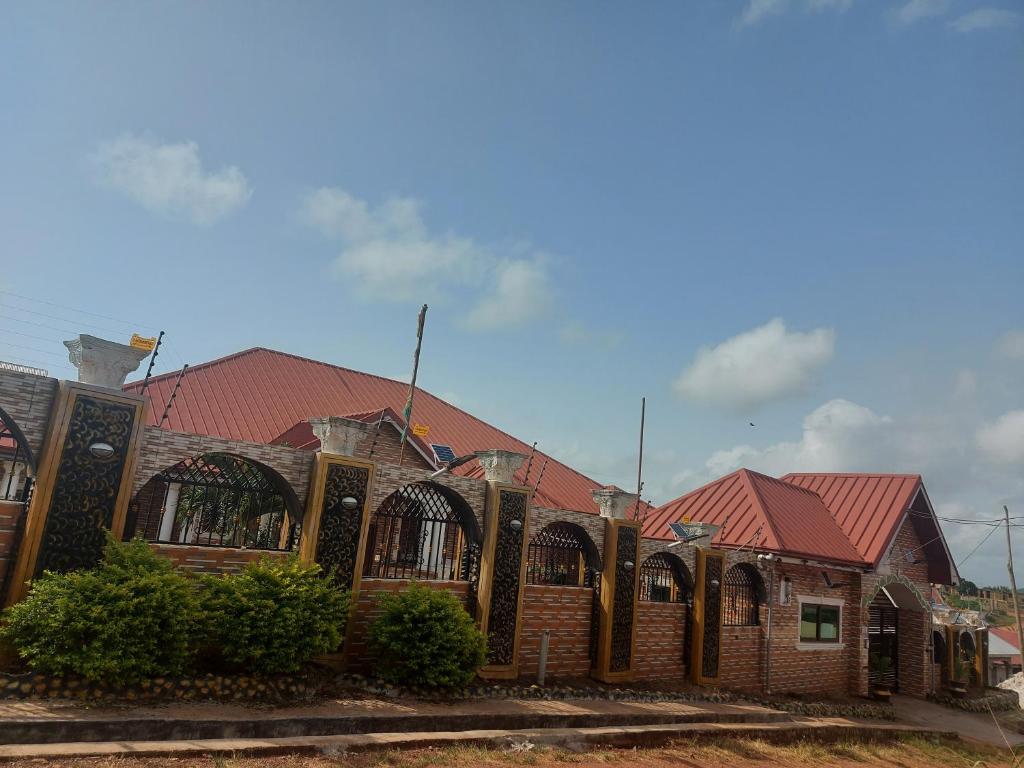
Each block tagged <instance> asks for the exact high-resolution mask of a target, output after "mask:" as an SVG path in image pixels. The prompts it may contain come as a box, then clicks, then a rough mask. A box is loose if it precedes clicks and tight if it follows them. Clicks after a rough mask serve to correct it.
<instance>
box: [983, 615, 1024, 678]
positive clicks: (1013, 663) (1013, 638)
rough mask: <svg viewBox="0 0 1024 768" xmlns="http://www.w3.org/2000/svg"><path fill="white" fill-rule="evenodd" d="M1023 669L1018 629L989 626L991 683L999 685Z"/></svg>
mask: <svg viewBox="0 0 1024 768" xmlns="http://www.w3.org/2000/svg"><path fill="white" fill-rule="evenodd" d="M1020 671H1021V654H1020V647H1019V646H1018V640H1017V630H1016V629H1014V628H1013V627H989V628H988V679H989V685H999V684H1000V683H1001V682H1003V681H1004V680H1006V679H1008V678H1010V677H1013V676H1014V675H1015V674H1017V673H1018V672H1020Z"/></svg>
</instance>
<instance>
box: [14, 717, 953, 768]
mask: <svg viewBox="0 0 1024 768" xmlns="http://www.w3.org/2000/svg"><path fill="white" fill-rule="evenodd" d="M900 737H922V738H942V739H952V740H955V739H957V738H958V737H957V735H956V734H955V733H951V732H947V731H937V730H930V729H927V728H915V727H911V726H901V725H865V724H864V723H858V722H854V721H844V720H838V719H834V720H826V719H820V720H814V719H805V720H800V721H794V722H788V723H747V724H739V723H679V724H659V725H639V726H611V727H602V728H548V729H522V730H473V731H458V732H445V731H434V732H418V733H367V734H350V735H341V736H320V737H287V738H276V739H201V740H190V741H129V742H125V741H121V742H87V743H83V742H79V743H65V744H10V745H5V746H0V761H8V760H17V759H60V758H65V759H67V758H74V757H100V756H112V755H118V756H138V757H198V756H200V755H234V756H271V755H282V754H327V755H332V754H342V753H346V752H348V753H357V752H375V751H384V750H392V749H424V748H427V747H452V746H479V747H489V748H492V749H509V748H514V747H516V746H517V745H524V746H525V745H529V744H532V745H543V746H548V747H561V748H565V749H573V750H583V749H589V748H594V747H599V746H604V747H609V746H610V747H619V748H622V747H655V746H660V745H664V744H667V743H669V742H672V741H677V740H686V741H700V740H708V739H718V738H757V739H762V740H765V741H770V742H772V743H787V742H793V741H798V740H812V741H816V742H822V743H827V742H833V741H837V740H841V739H852V740H862V741H892V740H894V739H896V738H900Z"/></svg>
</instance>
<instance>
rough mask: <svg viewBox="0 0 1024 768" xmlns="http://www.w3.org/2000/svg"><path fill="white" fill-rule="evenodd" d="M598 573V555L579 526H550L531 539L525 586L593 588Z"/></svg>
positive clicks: (561, 523) (563, 524)
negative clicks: (545, 585) (544, 585)
mask: <svg viewBox="0 0 1024 768" xmlns="http://www.w3.org/2000/svg"><path fill="white" fill-rule="evenodd" d="M600 573H601V555H600V553H599V552H598V550H597V545H596V544H594V541H593V539H591V538H590V536H589V535H588V534H587V532H586V530H584V529H583V527H582V526H579V525H576V524H575V523H569V522H565V521H558V522H555V523H549V524H548V525H546V526H544V527H543V528H542V529H541V530H539V531H538V532H537V533H536V534H535V535H534V537H533V538H532V539H530V544H529V546H528V547H527V565H526V583H527V584H548V585H554V586H567V587H596V586H598V574H600Z"/></svg>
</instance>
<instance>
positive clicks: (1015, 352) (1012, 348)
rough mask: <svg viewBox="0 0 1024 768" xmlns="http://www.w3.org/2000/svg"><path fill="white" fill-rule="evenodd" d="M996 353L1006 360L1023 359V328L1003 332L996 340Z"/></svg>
mask: <svg viewBox="0 0 1024 768" xmlns="http://www.w3.org/2000/svg"><path fill="white" fill-rule="evenodd" d="M996 354H997V355H999V357H1005V358H1006V359H1007V360H1024V330H1021V331H1007V332H1006V333H1004V334H1003V335H1002V336H1001V337H1000V338H999V341H997V342H996Z"/></svg>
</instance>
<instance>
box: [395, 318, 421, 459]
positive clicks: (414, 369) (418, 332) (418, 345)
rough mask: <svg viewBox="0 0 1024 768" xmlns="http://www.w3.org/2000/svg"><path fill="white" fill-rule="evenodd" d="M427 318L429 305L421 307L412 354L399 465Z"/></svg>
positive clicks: (408, 421)
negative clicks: (410, 379)
mask: <svg viewBox="0 0 1024 768" xmlns="http://www.w3.org/2000/svg"><path fill="white" fill-rule="evenodd" d="M426 319H427V305H426V304H424V305H423V307H422V308H421V309H420V316H419V320H418V321H417V324H416V351H415V352H413V355H412V381H410V382H409V399H408V400H406V401H405V410H404V411H403V412H402V415H403V416H404V417H405V426H404V427H403V428H402V446H401V449H400V450H399V452H398V466H402V462H403V461H404V460H405V442H406V440H407V439H408V437H409V427H410V426H411V424H412V396H413V395H414V394H415V393H416V375H417V374H418V373H419V370H420V348H421V347H422V346H423V323H424V322H426Z"/></svg>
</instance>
